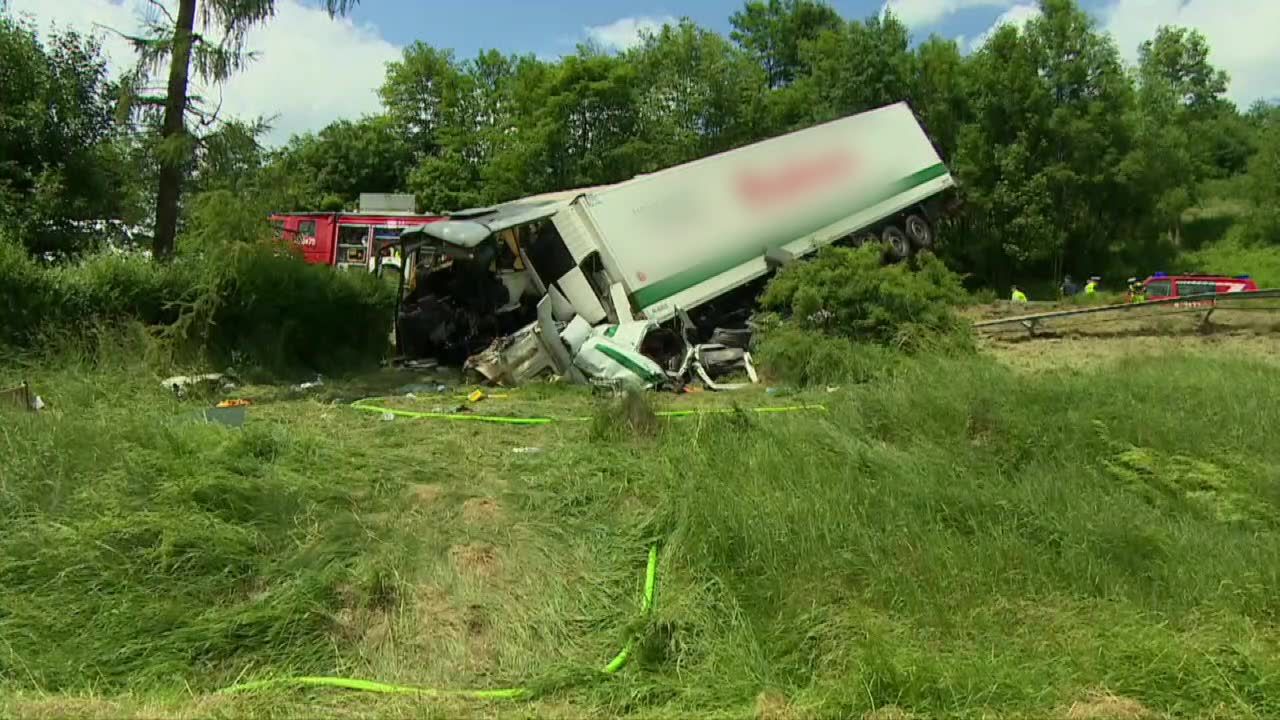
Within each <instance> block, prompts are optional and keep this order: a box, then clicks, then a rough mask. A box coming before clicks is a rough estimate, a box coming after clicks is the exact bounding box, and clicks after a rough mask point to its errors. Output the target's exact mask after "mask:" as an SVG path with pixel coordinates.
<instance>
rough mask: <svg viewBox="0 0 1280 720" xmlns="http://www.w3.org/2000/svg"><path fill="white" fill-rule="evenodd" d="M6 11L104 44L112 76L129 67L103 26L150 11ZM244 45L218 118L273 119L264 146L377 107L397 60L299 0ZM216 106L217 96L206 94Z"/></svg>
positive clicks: (98, 5) (140, 3)
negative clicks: (245, 63)
mask: <svg viewBox="0 0 1280 720" xmlns="http://www.w3.org/2000/svg"><path fill="white" fill-rule="evenodd" d="M166 4H169V5H172V3H171V2H169V3H166ZM9 7H10V10H12V11H13V12H14V13H17V14H19V15H21V14H28V15H30V16H31V17H32V18H33V19H34V20H35V22H36V23H37V26H38V27H39V28H40V29H42V30H43V29H46V28H48V27H49V25H50V24H51V23H52V24H55V25H57V26H59V27H71V28H73V29H75V30H78V31H81V32H86V33H93V34H94V35H97V36H99V37H100V38H101V39H102V41H103V49H104V51H105V52H106V54H107V56H108V59H109V63H110V67H111V70H112V73H113V74H118V73H119V72H121V71H122V70H125V69H127V68H130V67H132V66H133V63H134V56H133V52H132V50H131V49H130V48H129V45H128V43H127V42H126V41H124V40H123V39H121V38H119V37H118V36H116V35H115V34H114V33H111V32H107V31H105V30H103V29H102V28H101V27H100V26H107V27H111V28H114V29H116V30H119V31H122V32H135V31H136V30H137V29H138V28H139V27H140V19H141V18H142V16H143V14H144V12H146V10H147V8H148V3H147V2H145V0H55V1H53V2H50V0H10V1H9ZM246 46H247V47H248V49H249V50H252V51H254V52H256V53H257V54H258V58H257V60H256V61H254V62H253V63H251V64H250V65H249V67H248V68H246V69H245V70H244V71H243V72H241V73H240V74H238V75H236V76H234V77H232V78H231V79H230V80H229V81H228V82H227V84H226V86H225V87H224V88H223V92H222V98H223V103H222V112H223V114H224V116H235V117H242V118H251V117H257V116H266V117H274V120H273V121H272V124H273V126H274V127H273V129H272V131H271V133H270V135H269V136H268V137H267V141H268V142H269V143H273V144H279V143H282V142H283V141H284V140H286V139H288V137H289V135H291V134H293V133H297V132H304V131H308V130H318V129H320V128H322V127H324V126H325V125H327V124H328V123H330V122H332V121H334V120H337V119H339V118H355V117H359V116H360V115H363V114H366V113H370V112H375V111H377V110H378V108H379V103H378V96H377V88H378V86H379V85H381V84H382V78H383V75H384V74H385V65H386V63H387V62H389V61H391V60H395V59H397V58H399V56H400V50H399V48H397V47H396V46H394V45H392V44H391V43H389V42H387V41H386V40H384V39H383V38H382V37H381V36H380V35H379V34H378V32H377V30H376V29H375V28H373V27H371V26H367V25H356V24H355V23H353V22H352V21H351V20H349V19H345V18H337V19H330V18H329V16H328V14H327V13H325V12H324V11H323V10H321V9H319V8H316V7H309V6H307V5H303V4H302V3H300V2H299V1H298V0H277V3H276V16H275V17H274V18H271V19H269V20H268V21H267V22H266V23H265V24H262V25H259V26H257V27H255V28H253V29H252V30H251V31H250V32H249V35H248V38H247V40H246ZM206 94H207V95H210V96H212V101H213V102H216V99H217V91H216V90H213V91H206Z"/></svg>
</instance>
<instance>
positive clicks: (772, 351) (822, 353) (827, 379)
mask: <svg viewBox="0 0 1280 720" xmlns="http://www.w3.org/2000/svg"><path fill="white" fill-rule="evenodd" d="M755 355H756V358H757V359H758V360H759V361H760V362H761V364H762V365H763V366H764V367H765V368H767V370H768V373H769V374H770V375H772V376H774V377H776V378H777V379H780V380H785V381H786V382H789V383H794V384H795V385H801V386H807V385H835V384H839V383H864V382H870V381H872V380H875V379H876V378H878V377H881V376H882V375H883V374H884V373H885V372H887V371H888V370H889V369H891V368H892V367H893V366H894V365H895V364H897V362H898V359H899V357H900V354H899V353H896V352H894V351H892V350H890V349H888V348H885V347H883V346H880V345H873V344H870V343H859V342H854V341H853V340H850V339H848V338H843V337H831V336H829V335H823V334H821V333H816V332H813V331H811V330H802V329H800V328H798V327H795V326H794V325H792V324H790V323H785V324H782V325H779V326H777V327H776V328H773V329H770V330H768V331H766V332H764V333H763V335H762V337H761V340H760V343H759V345H758V346H757V348H756V350H755Z"/></svg>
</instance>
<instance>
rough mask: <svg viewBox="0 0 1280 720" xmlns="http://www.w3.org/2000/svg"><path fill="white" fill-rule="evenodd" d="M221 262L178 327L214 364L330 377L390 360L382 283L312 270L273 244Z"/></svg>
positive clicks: (388, 293) (389, 301) (388, 309)
mask: <svg viewBox="0 0 1280 720" xmlns="http://www.w3.org/2000/svg"><path fill="white" fill-rule="evenodd" d="M217 258H218V259H217V261H216V263H217V267H213V268H206V273H205V277H206V280H205V281H204V282H205V286H204V288H203V289H202V291H201V294H200V295H199V296H197V298H196V299H195V300H194V301H193V302H192V303H191V304H190V305H189V310H188V313H189V315H188V317H187V318H184V319H183V321H181V322H180V324H179V325H178V326H176V330H178V331H179V332H180V333H181V336H182V337H184V338H185V339H188V340H192V339H194V340H195V341H196V342H197V346H198V347H201V348H203V349H204V350H205V351H206V352H208V353H209V354H210V355H211V356H212V357H213V359H215V360H217V361H220V362H233V361H234V360H235V359H236V358H237V357H238V356H244V357H245V358H246V359H248V360H250V361H251V362H252V363H253V364H255V365H259V366H261V367H263V368H266V369H270V370H300V369H307V370H319V371H325V372H328V371H334V370H340V369H343V368H348V367H353V366H358V365H361V364H364V363H368V362H370V361H376V360H378V359H381V357H382V356H383V355H384V354H385V352H386V350H387V347H388V339H389V332H390V328H391V319H392V318H391V316H392V312H393V307H394V301H395V296H394V292H393V290H392V288H391V287H390V286H388V285H387V284H386V283H385V282H382V281H380V280H378V279H377V278H376V277H374V276H372V275H369V274H368V273H363V272H338V271H334V270H333V269H331V268H328V267H322V266H317V265H308V264H306V263H304V262H302V260H301V259H299V258H298V257H296V256H295V255H294V254H293V253H292V252H291V251H290V249H289V248H286V247H280V246H276V245H274V244H262V243H258V244H251V245H242V246H236V247H232V248H230V249H229V250H228V252H226V253H223V254H220V255H218V256H217ZM206 264H207V263H206Z"/></svg>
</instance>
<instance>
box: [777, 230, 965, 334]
mask: <svg viewBox="0 0 1280 720" xmlns="http://www.w3.org/2000/svg"><path fill="white" fill-rule="evenodd" d="M965 298H966V296H965V293H964V290H963V289H962V287H961V285H960V279H959V277H958V276H957V275H955V274H954V273H952V272H951V271H950V270H948V269H947V268H946V266H945V265H943V264H942V261H940V260H938V259H937V258H935V257H934V256H932V255H928V254H925V255H921V256H919V258H918V259H917V261H916V262H915V263H914V267H913V266H910V265H907V264H900V265H891V266H888V267H884V266H882V265H881V264H880V248H878V247H864V248H860V249H857V250H852V249H847V248H826V249H824V250H823V251H822V252H821V253H819V255H818V257H817V258H816V259H815V260H813V261H810V262H802V263H795V264H793V265H790V266H788V267H787V268H785V269H784V270H783V271H782V272H781V273H779V274H778V276H777V277H776V278H774V279H773V281H772V282H770V283H769V286H768V287H767V288H766V289H765V292H764V295H763V296H762V297H761V305H762V306H763V307H764V308H766V309H768V310H774V311H777V312H779V313H781V314H783V315H785V316H787V317H788V318H789V322H790V323H792V324H794V325H795V326H797V327H799V328H802V329H809V330H817V331H821V332H823V333H825V334H828V335H832V336H837V337H843V338H848V339H851V340H861V341H868V342H873V343H878V344H881V345H885V346H888V347H892V348H896V349H901V350H905V351H908V352H915V351H919V350H924V349H934V348H939V347H970V346H971V344H972V341H971V338H970V336H969V331H968V326H967V324H966V323H965V322H964V321H963V320H962V319H961V318H960V317H959V316H958V315H957V314H956V313H955V306H956V305H959V304H961V303H963V302H964V300H965Z"/></svg>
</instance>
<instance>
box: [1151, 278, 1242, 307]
mask: <svg viewBox="0 0 1280 720" xmlns="http://www.w3.org/2000/svg"><path fill="white" fill-rule="evenodd" d="M1142 284H1143V286H1144V287H1145V289H1146V299H1147V300H1168V299H1170V298H1190V299H1188V300H1186V301H1185V302H1180V303H1174V304H1175V305H1177V306H1179V307H1181V306H1186V307H1209V306H1212V305H1213V304H1214V299H1213V296H1214V295H1225V294H1227V293H1236V292H1254V291H1256V290H1257V289H1258V283H1256V282H1254V280H1253V278H1251V277H1249V276H1248V275H1236V276H1233V277H1228V276H1226V275H1168V274H1166V273H1162V272H1158V273H1155V274H1154V275H1152V276H1151V277H1149V278H1147V279H1146V280H1144V281H1143V283H1142Z"/></svg>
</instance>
